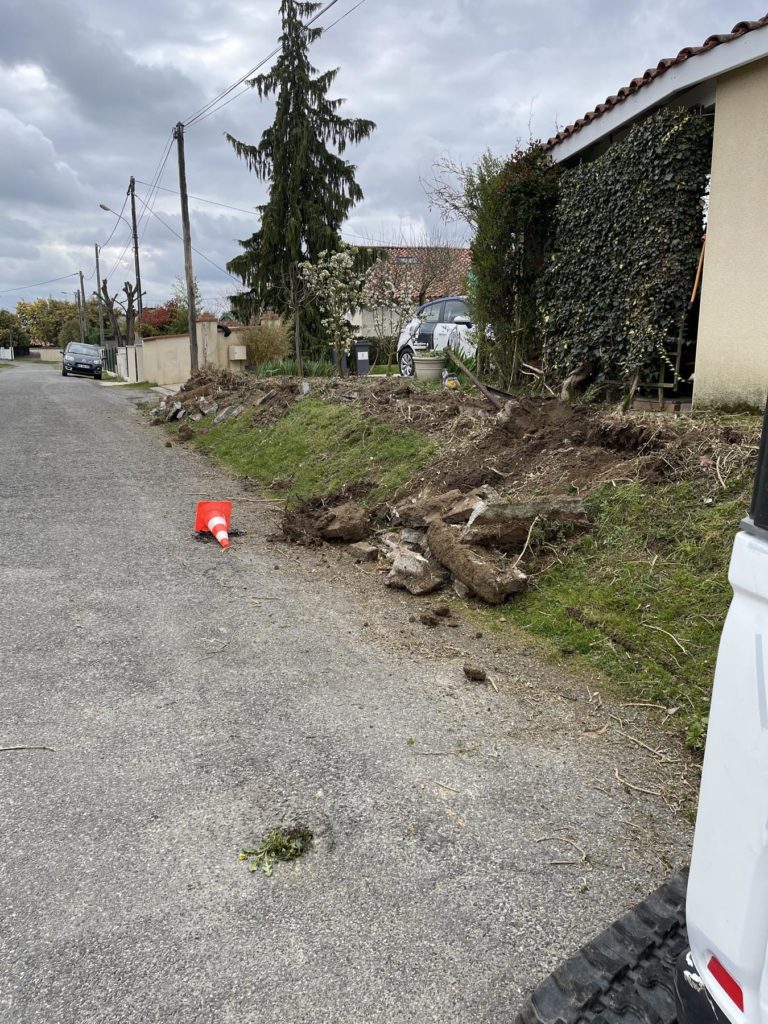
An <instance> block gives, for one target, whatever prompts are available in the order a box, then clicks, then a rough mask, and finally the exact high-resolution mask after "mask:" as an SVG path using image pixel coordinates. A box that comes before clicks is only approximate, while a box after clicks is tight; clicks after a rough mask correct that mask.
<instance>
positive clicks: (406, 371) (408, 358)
mask: <svg viewBox="0 0 768 1024" xmlns="http://www.w3.org/2000/svg"><path fill="white" fill-rule="evenodd" d="M397 362H398V364H399V366H400V376H401V377H413V376H415V374H416V367H415V366H414V363H413V350H412V349H410V348H404V349H403V351H402V352H401V353H400V355H399V356H398V357H397Z"/></svg>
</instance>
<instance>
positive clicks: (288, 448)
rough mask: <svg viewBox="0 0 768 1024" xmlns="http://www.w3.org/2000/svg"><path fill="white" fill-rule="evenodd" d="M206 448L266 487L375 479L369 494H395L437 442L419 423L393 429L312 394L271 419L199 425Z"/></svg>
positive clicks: (315, 493)
mask: <svg viewBox="0 0 768 1024" xmlns="http://www.w3.org/2000/svg"><path fill="white" fill-rule="evenodd" d="M194 441H195V443H196V444H198V445H199V446H200V447H201V448H202V449H203V450H204V451H206V452H209V453H210V454H211V455H213V456H215V457H216V458H217V459H220V460H221V461H222V462H224V463H226V464H227V465H228V466H231V467H232V468H233V469H234V470H235V471H236V472H238V473H240V474H242V475H244V476H248V477H250V478H251V479H253V480H258V481H259V482H260V483H262V484H264V485H265V486H266V487H268V486H269V484H270V483H271V482H272V481H273V480H275V479H278V478H279V479H281V480H286V479H287V480H290V481H291V486H290V490H289V491H288V492H287V493H288V495H289V497H292V498H295V499H299V500H300V499H305V498H313V497H324V496H326V495H329V494H334V493H337V492H338V491H341V490H343V489H345V488H346V489H348V488H349V487H350V486H352V485H355V484H369V485H370V488H371V489H370V492H369V494H368V500H369V501H380V500H384V499H385V498H387V497H389V496H390V495H392V494H394V493H395V491H397V489H398V488H399V487H401V486H402V485H403V484H404V483H405V482H406V481H407V480H408V479H409V478H410V476H411V475H412V474H413V473H415V472H416V471H417V470H419V469H421V467H422V466H424V465H426V463H427V462H428V461H429V459H430V458H431V457H432V456H433V454H434V452H435V450H436V446H435V444H434V442H432V441H430V440H429V438H427V437H426V435H425V434H423V433H421V432H420V431H418V430H410V429H409V430H394V429H393V428H392V427H391V426H389V425H387V424H385V423H377V422H374V421H372V420H370V419H365V418H364V417H363V416H362V415H361V414H360V413H358V412H357V411H356V410H355V409H350V408H346V407H342V406H339V405H332V404H330V403H327V402H322V401H319V400H316V399H312V398H305V399H304V400H303V401H301V402H299V403H298V404H297V405H296V406H295V408H293V409H291V411H290V412H289V413H288V414H287V415H285V416H283V417H281V418H280V419H279V420H278V421H277V422H276V423H274V424H272V425H271V426H269V427H259V426H257V425H253V424H252V423H249V417H248V416H247V415H242V416H240V417H238V418H237V419H235V420H229V421H226V422H224V423H221V424H219V426H217V427H212V428H211V429H210V430H208V431H207V432H205V433H203V432H196V434H195V435H194Z"/></svg>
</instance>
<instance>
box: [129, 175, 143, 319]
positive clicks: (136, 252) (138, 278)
mask: <svg viewBox="0 0 768 1024" xmlns="http://www.w3.org/2000/svg"><path fill="white" fill-rule="evenodd" d="M128 195H129V196H130V197H131V224H132V225H133V262H134V265H135V267H136V310H137V312H138V324H139V334H141V313H142V308H143V304H142V301H141V274H140V273H139V235H138V232H137V230H136V179H135V178H134V176H133V175H131V181H130V184H129V185H128Z"/></svg>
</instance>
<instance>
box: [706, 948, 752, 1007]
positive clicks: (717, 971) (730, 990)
mask: <svg viewBox="0 0 768 1024" xmlns="http://www.w3.org/2000/svg"><path fill="white" fill-rule="evenodd" d="M707 970H708V971H709V973H710V974H711V975H712V977H713V978H714V979H715V981H716V982H717V983H718V985H719V986H720V988H721V989H722V990H723V992H725V994H726V995H727V996H728V998H729V999H730V1000H731V1001H732V1002H733V1003H735V1004H736V1006H738V1008H739V1009H740V1010H743V1009H744V993H743V992H742V991H741V985H739V983H738V982H737V981H736V980H735V978H732V977H731V976H730V974H729V973H728V971H726V969H725V968H724V967H723V965H722V964H721V963H720V961H719V960H718V959H717V957H715V956H713V957H710V959H709V963H708V964H707Z"/></svg>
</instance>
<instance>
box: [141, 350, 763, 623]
mask: <svg viewBox="0 0 768 1024" xmlns="http://www.w3.org/2000/svg"><path fill="white" fill-rule="evenodd" d="M308 395H311V396H312V397H313V398H316V399H320V400H322V401H324V402H329V403H335V404H340V405H346V406H349V407H350V408H353V409H354V410H355V412H356V413H357V414H358V415H360V416H361V417H363V418H364V419H365V420H366V421H371V422H377V423H383V424H386V425H387V426H388V428H389V429H391V430H393V431H398V430H403V429H406V428H415V429H418V430H420V431H422V432H423V433H424V434H425V435H427V436H429V437H430V438H431V439H432V440H433V441H435V442H436V451H437V454H436V456H435V458H434V459H433V460H432V461H430V462H429V463H428V464H427V465H426V466H425V467H424V468H423V469H421V470H420V471H418V472H416V473H415V474H414V475H413V476H412V477H411V479H410V480H409V481H408V483H407V484H406V485H404V486H403V487H401V489H400V490H399V491H398V492H397V493H396V494H394V495H392V496H391V499H390V500H388V501H384V502H379V503H377V504H371V503H370V502H369V501H367V500H366V499H367V497H368V496H369V494H370V493H371V492H372V491H373V490H374V488H375V486H376V481H373V480H372V481H370V483H367V482H365V483H360V482H358V483H356V484H354V486H350V487H345V488H343V489H342V490H340V491H339V492H338V493H336V494H334V495H331V496H328V495H325V496H322V497H321V496H317V497H313V498H310V499H309V500H304V501H303V502H300V503H293V504H289V507H288V508H287V509H286V512H285V514H284V516H283V521H282V527H281V529H282V533H281V534H280V539H283V540H290V541H293V542H296V543H301V544H310V545H316V544H321V543H324V542H336V543H339V542H340V543H345V542H346V543H349V544H351V545H354V549H353V554H354V555H355V557H356V558H358V559H359V560H378V559H381V560H382V563H383V565H384V567H386V563H387V562H388V563H390V569H389V572H388V574H387V577H386V582H387V583H388V585H390V586H394V587H399V588H402V589H405V590H407V591H409V592H411V593H413V594H419V595H421V594H427V593H430V592H432V591H435V590H439V589H441V588H442V587H444V586H446V585H448V584H450V583H452V584H453V586H454V588H455V590H456V592H457V593H458V594H460V595H462V596H464V595H472V596H475V597H479V598H481V599H482V600H484V601H487V602H489V603H492V604H500V603H502V602H503V601H505V600H506V599H507V598H508V597H509V596H510V595H512V594H515V593H518V592H520V591H521V590H524V589H526V587H527V586H528V582H529V578H530V576H531V574H533V573H538V572H540V571H542V564H541V561H540V560H539V558H538V556H539V553H540V551H541V550H542V547H543V546H544V545H545V544H546V543H547V542H549V541H551V540H552V539H553V538H555V537H556V538H558V539H560V540H562V539H563V538H564V537H565V538H567V537H568V536H569V535H574V534H579V533H582V532H583V531H584V530H588V529H589V525H590V524H589V516H588V513H587V509H586V507H585V505H584V499H585V498H587V497H588V496H589V495H590V494H591V493H592V492H593V491H594V490H595V489H596V488H598V487H601V486H604V485H606V484H608V485H610V484H612V483H613V484H618V483H627V482H632V481H636V480H639V481H642V482H644V483H646V484H648V485H650V486H653V485H654V484H659V483H663V482H671V481H675V480H680V479H695V478H696V477H706V476H715V475H716V477H717V479H719V480H720V481H722V482H724V481H725V479H726V478H727V477H728V476H729V475H730V474H731V473H734V472H740V471H741V469H743V466H744V464H745V460H746V459H747V458H748V457H749V456H750V453H751V452H752V451H753V447H752V446H753V444H754V441H755V438H754V437H752V436H747V433H745V432H743V431H740V430H739V429H737V428H735V427H734V426H732V425H728V426H722V425H718V424H716V423H712V422H708V421H702V420H697V419H674V418H670V417H668V416H662V415H656V414H632V415H625V414H622V413H618V412H611V411H605V410H599V409H595V408H592V407H578V406H569V405H565V404H563V403H561V402H559V401H558V400H556V399H529V398H520V399H513V400H511V401H509V402H508V403H507V404H506V405H505V406H504V408H503V409H502V410H501V411H500V412H498V413H496V412H495V410H492V409H490V407H489V406H488V404H487V403H486V401H485V399H483V398H482V397H481V396H479V395H477V394H467V393H464V392H451V391H440V390H426V389H423V388H421V387H419V386H418V385H414V384H413V383H409V382H407V381H404V380H402V379H401V378H385V377H368V378H362V379H361V378H352V379H348V380H336V379H334V380H325V379H309V380H305V381H298V380H296V379H295V378H278V379H270V380H259V379H257V378H255V377H252V376H250V375H248V376H246V375H234V374H227V373H222V372H220V371H211V370H205V371H201V372H199V373H197V374H195V375H194V376H193V377H192V378H191V379H190V381H189V382H188V383H187V385H185V387H184V388H183V389H182V390H181V391H180V392H178V393H177V394H176V395H174V396H172V397H170V398H168V399H165V400H164V401H163V402H162V403H161V404H160V406H159V407H158V408H157V409H156V410H155V411H154V413H153V418H154V421H155V422H158V423H160V422H169V421H171V422H172V421H181V427H180V430H179V435H178V436H179V438H180V439H181V440H185V439H186V438H188V437H190V436H191V435H192V433H193V432H196V431H198V430H201V429H206V428H207V426H208V424H219V423H222V422H225V421H226V420H228V419H234V418H240V417H247V420H248V423H249V425H252V426H254V427H264V426H268V425H270V424H274V423H276V422H277V421H278V420H279V419H280V418H281V417H282V416H285V415H286V414H287V413H288V412H289V411H290V410H291V409H292V408H294V407H295V405H296V403H297V402H299V401H301V400H302V399H303V398H305V397H307V396H308ZM271 486H272V488H273V489H275V490H283V491H286V492H290V489H291V480H290V479H276V480H273V481H272V484H271ZM369 541H370V543H367V542H369Z"/></svg>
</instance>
